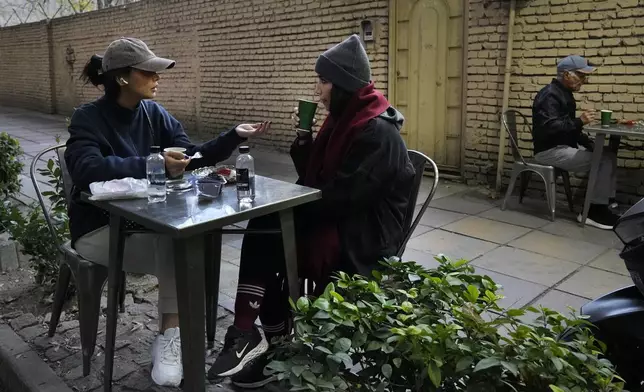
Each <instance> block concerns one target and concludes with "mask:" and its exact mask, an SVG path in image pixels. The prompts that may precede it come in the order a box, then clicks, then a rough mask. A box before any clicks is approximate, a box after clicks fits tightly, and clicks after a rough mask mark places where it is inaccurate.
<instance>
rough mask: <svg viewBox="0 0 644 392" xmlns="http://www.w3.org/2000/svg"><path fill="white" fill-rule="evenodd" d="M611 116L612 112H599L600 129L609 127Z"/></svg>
mask: <svg viewBox="0 0 644 392" xmlns="http://www.w3.org/2000/svg"><path fill="white" fill-rule="evenodd" d="M612 115H613V111H612V110H602V111H601V116H602V117H601V118H602V127H608V126H610V118H611V116H612Z"/></svg>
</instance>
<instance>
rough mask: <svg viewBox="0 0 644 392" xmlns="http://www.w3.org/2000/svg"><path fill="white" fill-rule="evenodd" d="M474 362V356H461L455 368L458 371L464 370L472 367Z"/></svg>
mask: <svg viewBox="0 0 644 392" xmlns="http://www.w3.org/2000/svg"><path fill="white" fill-rule="evenodd" d="M473 362H474V358H472V357H464V358H461V359H460V360H459V361H458V362H457V363H456V369H455V370H456V372H462V371H463V370H465V369H468V368H470V367H471V366H472V363H473Z"/></svg>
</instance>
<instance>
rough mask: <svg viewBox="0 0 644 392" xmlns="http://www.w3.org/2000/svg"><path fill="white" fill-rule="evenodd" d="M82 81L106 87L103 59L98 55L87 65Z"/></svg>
mask: <svg viewBox="0 0 644 392" xmlns="http://www.w3.org/2000/svg"><path fill="white" fill-rule="evenodd" d="M81 79H82V80H84V81H85V83H91V84H93V85H94V86H97V87H98V86H100V85H105V74H104V73H103V57H102V56H99V55H97V54H95V55H93V56H92V58H91V59H89V61H88V62H87V64H85V68H83V73H82V74H81Z"/></svg>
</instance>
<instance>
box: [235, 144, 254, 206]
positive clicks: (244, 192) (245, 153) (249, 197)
mask: <svg viewBox="0 0 644 392" xmlns="http://www.w3.org/2000/svg"><path fill="white" fill-rule="evenodd" d="M249 151H250V148H249V147H248V146H241V147H239V156H238V157H237V162H236V163H235V171H236V172H237V199H239V201H240V202H241V203H252V202H253V200H255V160H254V159H253V157H252V156H251V155H250V154H249Z"/></svg>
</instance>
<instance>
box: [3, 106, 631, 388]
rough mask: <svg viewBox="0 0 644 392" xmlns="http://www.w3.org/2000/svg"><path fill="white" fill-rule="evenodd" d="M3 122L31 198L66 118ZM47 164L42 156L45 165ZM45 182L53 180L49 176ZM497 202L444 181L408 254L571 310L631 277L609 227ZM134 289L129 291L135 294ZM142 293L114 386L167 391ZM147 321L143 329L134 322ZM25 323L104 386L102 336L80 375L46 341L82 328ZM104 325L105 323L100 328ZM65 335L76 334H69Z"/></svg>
mask: <svg viewBox="0 0 644 392" xmlns="http://www.w3.org/2000/svg"><path fill="white" fill-rule="evenodd" d="M2 131H5V132H8V133H9V134H11V135H12V136H14V137H16V138H18V140H19V141H20V143H21V145H22V147H23V149H24V150H25V154H24V156H23V157H22V159H23V161H24V162H25V163H26V166H25V169H24V171H23V178H22V185H23V188H22V194H21V195H20V199H21V200H22V201H24V202H25V203H34V202H35V197H36V196H35V191H34V189H33V186H32V185H31V181H30V179H29V174H28V170H29V168H28V165H29V164H30V163H31V160H32V159H33V156H34V155H35V154H36V153H37V152H38V151H41V150H43V149H44V148H46V147H48V146H51V145H53V144H55V143H56V140H55V139H56V135H60V136H61V137H62V141H64V140H65V138H66V129H65V120H64V118H62V117H60V116H53V115H45V114H40V113H35V112H30V111H26V110H22V109H15V108H6V107H0V132H2ZM252 153H253V155H254V157H255V158H256V168H257V171H258V173H259V174H262V175H266V176H271V177H275V178H279V179H282V180H287V181H293V180H294V179H295V177H296V176H295V172H294V169H293V167H292V164H291V162H290V158H289V157H288V156H287V155H284V154H279V153H275V152H270V151H258V150H254V151H253V152H252ZM42 164H44V163H41V164H39V165H42ZM430 184H431V179H427V180H426V181H424V183H423V187H422V190H421V195H419V203H421V202H422V201H423V200H424V199H425V197H426V196H427V194H428V188H429V186H430ZM43 186H45V187H46V186H47V185H46V184H45V183H43ZM498 204H499V203H498V201H493V200H490V199H488V198H487V197H485V196H484V195H483V193H481V192H479V191H478V190H477V189H474V188H468V187H466V186H464V185H462V184H457V183H448V182H442V183H441V184H440V187H439V189H438V192H437V193H436V195H435V197H434V200H433V201H432V203H431V207H430V208H429V209H428V210H427V211H426V213H425V215H424V216H423V218H422V221H421V225H420V226H419V227H418V228H417V229H416V232H415V233H414V238H413V239H412V240H411V241H410V242H409V244H408V247H407V251H406V253H405V255H404V259H405V260H407V261H411V260H413V261H416V262H418V263H420V264H422V265H424V266H427V267H432V266H435V265H436V264H437V263H436V262H435V261H434V259H433V257H434V255H437V254H439V253H442V254H445V255H447V256H449V257H451V258H464V259H468V260H472V264H473V265H474V266H475V267H476V269H477V271H478V272H479V273H485V274H487V275H489V276H490V277H492V278H493V279H494V280H495V281H496V282H497V283H499V284H501V285H502V286H503V287H504V295H505V296H506V298H505V299H504V300H503V302H502V304H503V305H505V306H513V307H520V306H525V305H528V304H536V305H544V306H547V307H550V308H553V309H556V310H559V311H563V312H566V311H567V307H568V306H571V307H573V308H575V309H579V307H580V306H581V305H583V304H584V303H586V302H587V301H588V300H590V299H592V298H596V297H597V296H600V295H602V294H604V293H607V292H609V291H611V290H614V289H617V288H620V287H623V286H625V285H629V284H631V279H630V277H629V276H628V274H627V272H626V269H625V267H624V264H623V263H622V262H621V260H620V259H619V256H618V249H619V248H620V245H619V241H618V239H617V238H616V236H615V235H614V234H613V233H612V232H605V231H600V230H597V229H593V228H590V227H587V228H585V229H581V228H580V227H579V226H578V225H577V224H576V223H574V222H573V221H572V219H571V218H572V217H571V216H570V213H566V212H564V211H562V212H559V211H558V214H559V215H560V216H558V218H557V220H556V221H555V222H550V221H548V220H546V219H544V218H543V216H544V214H545V212H546V207H545V201H539V200H526V201H525V203H524V204H523V205H521V206H518V205H516V200H513V203H510V205H509V208H508V210H507V211H501V210H500V209H499V207H498ZM560 210H565V209H564V208H561V209H560ZM241 242H242V238H241V236H225V237H224V244H223V248H222V261H223V262H222V267H221V268H222V271H221V282H220V291H221V293H222V295H220V304H221V305H222V306H224V307H225V308H227V309H229V310H232V309H233V304H234V297H235V293H236V287H237V276H238V272H239V256H240V248H241ZM141 279H143V280H145V281H148V280H149V281H151V287H154V278H153V277H146V278H139V280H141ZM136 284H137V279H131V280H130V281H129V282H128V288H129V289H136V287H134V286H135V285H136ZM128 298H131V297H130V295H128ZM146 298H147V302H143V303H142V304H137V303H134V302H133V301H132V300H130V301H129V302H128V305H127V308H126V314H127V315H128V316H127V317H125V316H123V317H122V318H121V319H120V321H121V324H122V326H121V329H122V331H121V333H120V334H119V335H118V336H119V338H118V339H121V340H122V341H124V342H126V343H127V344H125V343H124V344H122V346H123V347H124V348H122V349H121V351H118V353H117V356H118V361H117V363H120V364H121V365H119V366H120V367H118V369H120V370H117V372H116V373H117V374H119V376H118V377H119V378H120V381H118V383H117V385H118V386H117V389H116V390H118V391H121V390H123V391H125V390H127V391H169V390H170V389H167V388H160V387H154V386H151V381H150V379H149V373H148V364H149V355H148V352H147V350H148V347H149V344H150V342H151V340H152V339H153V336H154V333H155V331H156V330H155V328H154V326H155V325H156V322H155V321H152V319H154V318H155V317H156V315H155V309H154V308H155V305H156V293H155V292H154V291H150V292H146ZM144 310H145V311H144ZM223 313H225V312H223ZM142 315H143V316H142ZM152 316H155V317H152ZM220 316H222V317H223V316H225V318H224V319H222V320H220V324H223V325H220V328H218V334H217V335H218V336H217V339H218V340H221V339H222V338H223V333H224V332H225V330H224V328H225V326H226V323H230V322H231V317H230V315H229V314H228V316H226V315H224V314H221V315H220ZM32 317H33V316H32ZM128 317H129V318H128ZM137 317H138V318H137ZM130 318H131V320H130ZM139 319H140V320H139ZM128 320H130V321H129V322H128ZM132 320H135V321H136V322H135V321H132ZM137 320H138V321H137ZM102 322H104V321H102ZM67 323H68V324H70V325H74V326H75V325H77V324H74V323H77V322H75V321H68V322H67ZM132 323H134V324H132ZM143 323H145V325H146V327H145V328H138V327H137V328H133V327H132V325H135V327H136V326H137V325H138V326H140V325H143ZM63 324H65V323H63ZM61 327H62V325H61ZM34 328H35V330H34ZM27 329H28V330H29V331H30V336H25V335H24V334H23V331H20V332H19V333H20V334H21V336H23V338H24V339H25V340H28V341H29V342H30V344H31V345H32V347H39V344H40V345H41V346H42V347H44V349H48V350H49V351H47V352H46V353H45V357H47V359H48V360H50V361H57V362H50V363H51V364H52V368H53V369H55V371H56V373H57V374H58V375H60V376H61V377H62V378H64V379H65V381H66V382H67V383H68V384H69V385H70V386H71V387H74V388H75V390H78V391H89V390H91V391H99V390H102V389H101V387H100V385H101V379H100V374H101V369H102V360H103V358H104V356H101V352H102V351H101V348H100V344H101V339H99V341H98V344H99V347H98V348H97V354H96V355H95V357H94V358H93V360H92V364H93V366H92V373H91V375H90V376H88V377H81V374H80V370H79V369H81V368H82V366H81V364H80V353H79V352H78V349H79V347H78V344H74V347H70V348H69V350H68V351H65V352H64V353H65V355H61V354H59V353H58V351H55V352H51V350H52V349H51V348H50V346H51V345H52V340H53V341H58V340H60V339H63V340H62V341H63V342H65V341H67V342H68V343H69V342H77V341H78V333H77V331H78V330H77V328H73V329H72V330H70V331H67V332H65V333H63V332H62V329H61V328H59V329H61V331H59V332H60V333H61V334H62V335H60V336H58V335H57V336H56V337H54V338H52V339H47V338H43V337H42V335H43V334H44V333H45V328H44V325H38V326H34V327H30V328H27ZM99 329H100V330H103V327H102V326H101V327H99ZM32 330H33V331H32ZM31 332H33V333H31ZM69 334H71V335H70V337H68V339H67V335H69ZM65 339H67V340H65ZM70 344H71V343H70ZM34 345H35V346H34ZM68 346H69V344H68ZM42 347H41V348H42ZM44 349H43V350H44ZM47 353H51V355H53V357H52V358H50V356H48V355H47ZM212 360H213V357H212V356H210V357H209V361H212ZM69 369H71V370H69ZM227 390H228V388H227V387H226V386H225V385H221V384H213V385H210V386H209V387H208V391H213V392H214V391H216V392H220V391H222V392H223V391H227Z"/></svg>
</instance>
